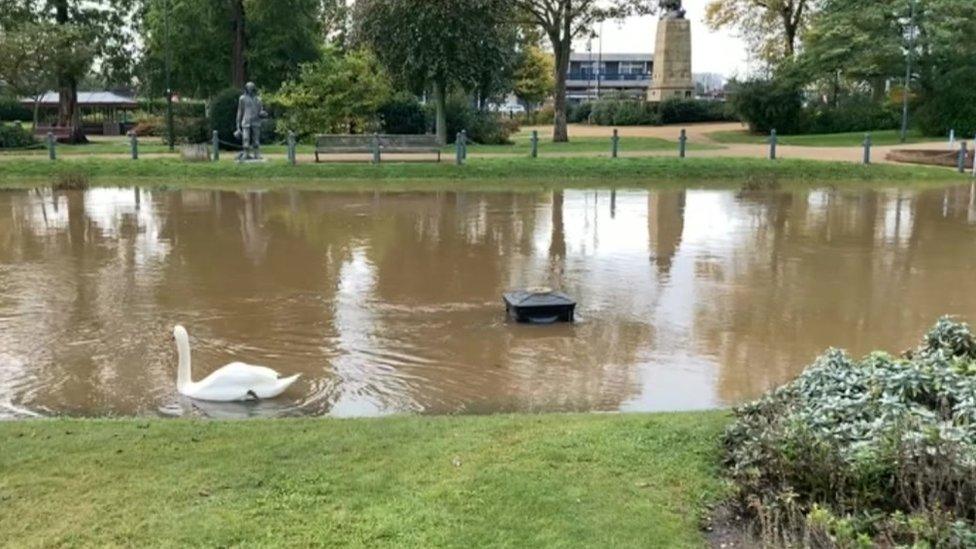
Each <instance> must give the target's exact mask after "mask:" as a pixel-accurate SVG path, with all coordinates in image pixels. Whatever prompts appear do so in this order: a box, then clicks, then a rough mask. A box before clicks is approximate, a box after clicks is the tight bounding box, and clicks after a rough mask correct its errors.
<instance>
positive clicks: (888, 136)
mask: <svg viewBox="0 0 976 549" xmlns="http://www.w3.org/2000/svg"><path fill="white" fill-rule="evenodd" d="M865 133H866V132H849V133H826V134H812V135H780V136H778V137H777V141H778V142H779V144H781V145H793V146H797V147H859V146H861V145H862V144H864V134H865ZM708 137H711V138H712V139H713V140H715V141H716V142H718V143H744V144H750V145H761V144H764V143H768V142H769V136H768V135H760V134H755V133H751V132H749V131H747V130H736V131H724V132H714V133H710V134H708ZM938 140H939V138H936V137H925V136H923V135H922V134H921V133H920V132H919V131H918V130H912V131H910V132H909V134H908V139H907V140H906V141H907V142H908V143H924V142H926V141H938ZM871 142H872V143H873V144H874V145H878V146H885V145H898V144H899V143H901V132H900V131H898V130H881V131H873V132H871Z"/></svg>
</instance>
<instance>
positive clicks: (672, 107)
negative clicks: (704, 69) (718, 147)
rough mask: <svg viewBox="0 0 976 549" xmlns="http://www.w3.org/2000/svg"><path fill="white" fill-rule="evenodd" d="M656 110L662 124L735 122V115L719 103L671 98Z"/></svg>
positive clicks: (722, 103)
mask: <svg viewBox="0 0 976 549" xmlns="http://www.w3.org/2000/svg"><path fill="white" fill-rule="evenodd" d="M658 110H659V112H660V114H661V123H662V124H685V123H695V122H725V121H729V120H735V115H734V114H732V113H731V112H730V111H729V109H728V107H727V106H726V104H725V103H724V102H721V101H701V100H698V99H681V98H673V99H668V100H667V101H663V102H662V103H661V105H660V106H659V107H658Z"/></svg>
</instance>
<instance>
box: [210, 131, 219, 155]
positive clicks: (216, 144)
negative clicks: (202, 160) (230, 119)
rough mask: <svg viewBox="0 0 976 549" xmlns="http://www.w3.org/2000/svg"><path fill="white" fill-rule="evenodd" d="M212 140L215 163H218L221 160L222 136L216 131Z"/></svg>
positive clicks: (212, 135) (211, 137)
mask: <svg viewBox="0 0 976 549" xmlns="http://www.w3.org/2000/svg"><path fill="white" fill-rule="evenodd" d="M210 140H211V141H212V142H213V145H212V146H213V161H214V162H216V161H218V160H220V134H219V133H217V130H214V131H213V133H212V134H211V136H210Z"/></svg>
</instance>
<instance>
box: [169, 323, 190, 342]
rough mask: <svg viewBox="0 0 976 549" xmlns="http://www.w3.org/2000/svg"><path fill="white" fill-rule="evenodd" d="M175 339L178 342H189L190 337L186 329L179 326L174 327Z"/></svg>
mask: <svg viewBox="0 0 976 549" xmlns="http://www.w3.org/2000/svg"><path fill="white" fill-rule="evenodd" d="M173 339H174V340H175V341H177V342H183V341H189V340H190V336H189V334H187V333H186V328H184V327H183V326H180V325H179V324H177V325H176V326H175V327H173Z"/></svg>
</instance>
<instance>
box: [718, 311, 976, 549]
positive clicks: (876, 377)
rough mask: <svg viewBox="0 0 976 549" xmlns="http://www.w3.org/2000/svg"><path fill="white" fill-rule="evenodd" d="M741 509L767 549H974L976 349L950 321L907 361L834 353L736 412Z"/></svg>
mask: <svg viewBox="0 0 976 549" xmlns="http://www.w3.org/2000/svg"><path fill="white" fill-rule="evenodd" d="M735 417H736V419H735V421H734V423H733V424H732V425H731V426H730V427H729V428H728V430H727V431H726V433H725V437H724V444H725V448H726V464H727V466H728V472H729V474H730V476H731V478H732V480H733V481H734V484H735V486H736V488H737V498H738V502H739V503H740V504H741V505H742V507H743V511H744V512H745V513H747V515H748V516H750V517H751V518H752V519H753V520H754V522H753V524H754V525H755V526H756V528H757V530H758V531H759V533H760V534H761V535H762V536H763V537H764V538H765V539H766V540H767V541H768V542H771V543H774V544H783V545H786V546H814V547H832V546H841V547H855V546H857V547H860V546H872V545H880V546H886V547H888V546H891V547H893V546H902V545H906V546H907V545H913V544H915V545H913V546H919V544H924V546H933V547H976V338H974V337H973V334H972V332H971V331H970V329H969V327H968V326H967V325H966V324H960V323H957V322H953V321H952V320H950V319H948V318H943V319H941V320H939V322H938V324H936V326H935V327H934V328H933V329H932V330H931V331H929V332H928V334H926V336H925V338H924V340H923V341H922V344H921V346H920V347H919V348H918V349H916V350H914V351H911V352H908V353H906V354H905V355H903V356H902V357H893V356H891V355H888V354H886V353H881V352H876V353H873V354H871V355H869V356H867V357H866V358H864V359H862V360H853V359H851V358H850V357H848V356H847V355H846V354H844V353H843V352H841V351H838V350H829V351H827V353H826V354H824V355H823V356H821V357H820V358H818V359H817V360H816V361H815V362H814V363H813V365H812V366H811V367H810V368H809V369H808V370H807V371H806V372H804V373H803V374H802V375H801V376H800V377H799V378H798V379H797V380H796V381H794V382H792V383H790V384H788V385H786V386H784V387H782V388H779V389H777V390H775V391H773V392H771V393H769V394H767V395H766V396H764V397H762V398H761V399H760V400H758V401H756V402H753V403H750V404H747V405H744V406H741V407H739V408H737V409H736V410H735Z"/></svg>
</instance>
